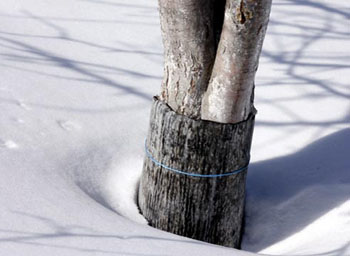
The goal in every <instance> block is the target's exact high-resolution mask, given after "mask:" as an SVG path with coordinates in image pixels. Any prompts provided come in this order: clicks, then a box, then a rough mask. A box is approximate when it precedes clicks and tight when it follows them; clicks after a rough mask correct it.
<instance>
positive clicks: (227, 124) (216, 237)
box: [138, 0, 271, 248]
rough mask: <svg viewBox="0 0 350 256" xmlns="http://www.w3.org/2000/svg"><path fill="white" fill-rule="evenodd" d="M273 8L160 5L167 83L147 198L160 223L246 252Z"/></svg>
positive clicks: (148, 161) (180, 0) (162, 1)
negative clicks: (252, 161) (256, 102)
mask: <svg viewBox="0 0 350 256" xmlns="http://www.w3.org/2000/svg"><path fill="white" fill-rule="evenodd" d="M270 5H271V0H227V1H225V0H173V1H168V0H159V7H160V18H161V27H162V36H163V44H164V57H165V62H164V79H163V82H162V87H161V95H160V97H159V98H155V99H154V102H153V106H152V112H151V121H150V128H149V133H148V137H147V141H146V144H145V150H146V157H145V160H144V167H143V173H142V176H141V180H140V187H139V193H138V203H139V207H140V210H141V212H142V214H143V215H144V216H145V218H146V219H147V220H148V222H149V224H150V225H151V226H153V227H156V228H159V229H162V230H165V231H169V232H172V233H175V234H178V235H182V236H187V237H191V238H194V239H198V240H202V241H206V242H210V243H215V244H219V245H224V246H229V247H236V248H238V247H239V246H240V240H241V230H242V217H243V209H244V198H245V177H246V172H247V166H248V162H249V152H250V145H251V140H252V134H253V127H254V116H255V113H256V112H255V109H254V106H253V89H254V76H255V72H256V69H257V66H258V58H259V55H260V51H261V46H262V42H263V38H264V35H265V31H266V27H267V22H268V16H269V10H270ZM219 39H220V40H219Z"/></svg>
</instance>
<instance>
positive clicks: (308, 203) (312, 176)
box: [243, 129, 350, 256]
mask: <svg viewBox="0 0 350 256" xmlns="http://www.w3.org/2000/svg"><path fill="white" fill-rule="evenodd" d="M349 142H350V129H343V130H341V131H339V132H336V133H333V134H331V135H328V136H326V137H324V138H322V139H320V140H318V141H316V142H314V143H312V144H311V145H309V146H307V147H305V148H304V149H302V150H300V151H299V152H297V153H295V154H292V155H287V156H284V157H280V158H276V159H272V160H267V161H261V162H257V163H253V164H251V166H250V168H249V174H248V180H247V206H246V230H245V237H244V243H249V245H250V246H251V245H253V247H252V248H249V250H251V251H255V252H258V251H260V250H262V249H264V248H267V247H269V246H270V245H273V244H275V243H276V242H278V241H281V240H283V239H285V238H287V237H289V236H291V235H293V234H295V233H297V232H298V231H300V230H302V229H303V228H304V227H306V226H307V225H308V224H310V223H312V222H313V221H315V220H316V219H318V218H319V217H321V216H322V215H324V214H326V213H327V212H328V211H330V210H332V209H334V208H336V207H337V206H339V205H341V204H342V203H344V202H345V201H347V200H349V199H350V161H349V152H350V145H349ZM244 247H245V246H244V244H243V248H244ZM346 247H347V246H346ZM341 251H342V250H341V248H340V249H339V253H338V252H337V251H334V252H333V253H332V252H330V254H327V255H334V256H335V255H337V256H340V255H344V254H342V253H341Z"/></svg>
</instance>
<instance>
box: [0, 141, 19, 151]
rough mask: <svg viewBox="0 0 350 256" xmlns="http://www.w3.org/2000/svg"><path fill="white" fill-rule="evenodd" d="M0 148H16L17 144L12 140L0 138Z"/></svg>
mask: <svg viewBox="0 0 350 256" xmlns="http://www.w3.org/2000/svg"><path fill="white" fill-rule="evenodd" d="M0 148H8V149H16V148H18V145H17V144H16V142H14V141H12V140H1V139H0Z"/></svg>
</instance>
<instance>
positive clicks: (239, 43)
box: [201, 0, 271, 123]
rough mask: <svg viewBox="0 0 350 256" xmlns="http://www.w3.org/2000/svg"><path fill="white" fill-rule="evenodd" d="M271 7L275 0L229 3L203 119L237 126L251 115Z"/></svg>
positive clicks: (233, 1)
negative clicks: (255, 82)
mask: <svg viewBox="0 0 350 256" xmlns="http://www.w3.org/2000/svg"><path fill="white" fill-rule="evenodd" d="M270 8H271V0H227V1H226V7H225V19H224V24H223V28H222V33H221V39H220V43H219V47H218V50H217V53H216V59H215V64H214V67H213V71H212V74H211V78H210V82H209V86H208V89H207V91H206V92H205V95H204V97H203V100H202V108H201V112H202V113H201V118H202V119H205V120H211V121H215V122H220V123H235V122H240V121H242V120H244V119H246V118H247V117H248V115H249V114H250V112H251V109H252V108H253V95H254V92H253V90H254V78H255V73H256V70H257V69H258V63H259V56H260V52H261V48H262V44H263V40H264V37H265V33H266V29H267V24H268V19H269V14H270Z"/></svg>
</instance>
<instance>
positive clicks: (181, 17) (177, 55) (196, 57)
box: [159, 0, 220, 119]
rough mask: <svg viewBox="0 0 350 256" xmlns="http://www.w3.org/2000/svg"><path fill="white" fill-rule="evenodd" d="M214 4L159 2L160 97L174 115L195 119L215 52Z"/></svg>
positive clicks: (195, 0) (200, 0) (199, 0)
mask: <svg viewBox="0 0 350 256" xmlns="http://www.w3.org/2000/svg"><path fill="white" fill-rule="evenodd" d="M213 3H214V0H172V1H168V0H159V13H160V20H161V29H162V38H163V45H164V77H163V82H162V87H161V94H160V96H161V99H162V100H164V101H166V102H167V103H168V104H169V106H170V107H171V108H172V109H173V110H174V111H176V112H177V113H179V114H184V115H187V116H189V117H192V118H197V119H199V118H200V109H201V101H202V95H203V94H204V92H205V91H206V89H207V86H208V81H209V78H210V74H211V70H212V67H213V63H214V58H215V51H216V43H215V42H216V40H215V34H217V33H215V30H214V26H213V24H214V13H213V7H214V5H213ZM217 27H219V25H217ZM216 29H218V28H216ZM219 34H220V33H219Z"/></svg>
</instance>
